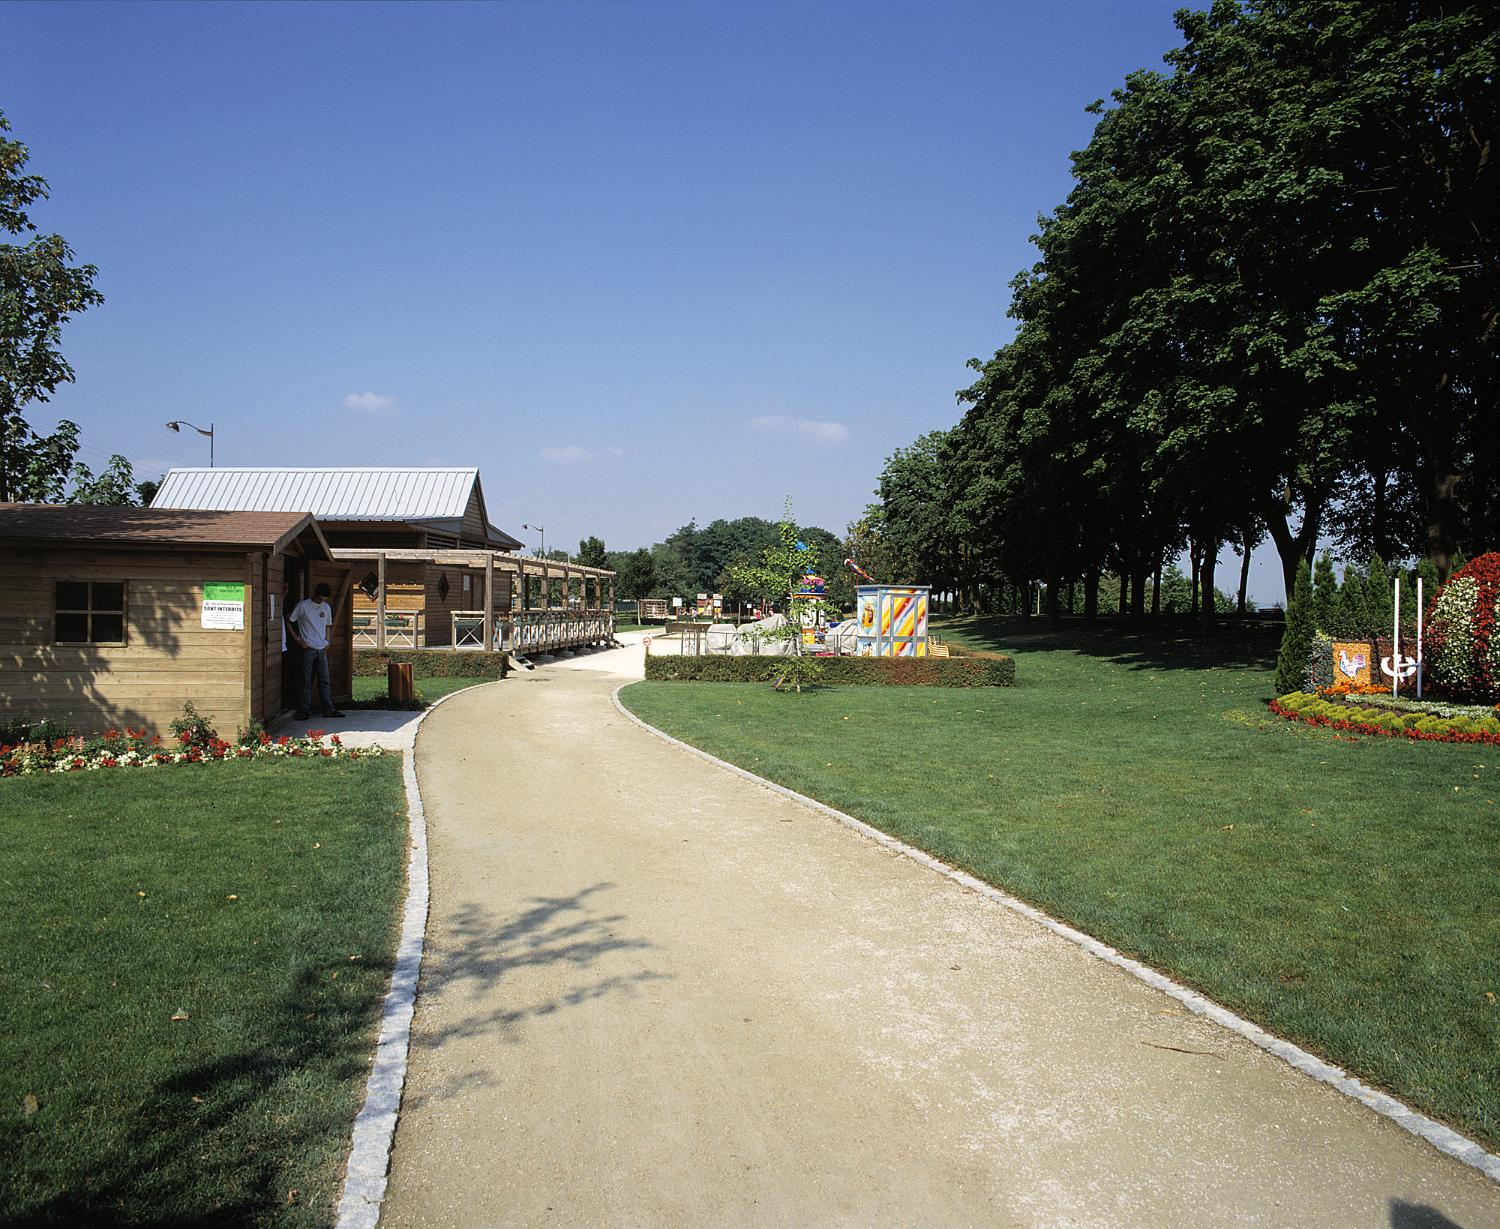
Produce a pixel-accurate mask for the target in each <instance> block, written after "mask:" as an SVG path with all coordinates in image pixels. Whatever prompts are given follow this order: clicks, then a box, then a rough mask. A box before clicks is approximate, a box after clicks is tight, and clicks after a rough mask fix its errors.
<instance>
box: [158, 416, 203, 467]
mask: <svg viewBox="0 0 1500 1229" xmlns="http://www.w3.org/2000/svg"><path fill="white" fill-rule="evenodd" d="M184 427H193V424H192V423H190V422H188V421H187V419H185V418H174V419H173V420H172V421H171V422H169V423H168V424H167V430H168V431H178V432H180V431H181V430H182V429H183V428H184ZM193 430H194V431H196V432H197V433H198V434H199V435H206V436H208V468H209V469H212V468H213V467H214V425H213V423H209V424H208V430H207V431H205V430H204V429H203V428H202V427H193Z"/></svg>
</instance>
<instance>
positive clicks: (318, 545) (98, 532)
mask: <svg viewBox="0 0 1500 1229" xmlns="http://www.w3.org/2000/svg"><path fill="white" fill-rule="evenodd" d="M303 534H307V535H308V538H309V544H310V545H312V546H313V552H312V553H313V554H314V555H315V556H316V557H317V558H320V559H329V558H332V556H331V555H330V554H329V553H328V543H327V542H326V541H324V539H323V535H322V533H321V532H320V531H319V530H318V526H317V522H316V521H315V520H314V519H313V518H312V517H311V516H310V515H309V514H307V513H306V512H217V511H201V510H198V509H191V508H118V507H110V506H95V505H89V504H7V503H0V538H3V539H7V540H23V539H30V540H41V541H48V542H80V541H81V542H90V543H99V544H101V545H105V546H214V547H228V548H231V549H237V550H256V549H262V550H265V549H269V550H282V549H284V548H285V547H286V546H287V545H288V544H290V543H291V542H293V541H295V540H296V539H297V538H298V537H299V536H301V535H303Z"/></svg>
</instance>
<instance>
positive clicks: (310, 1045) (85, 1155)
mask: <svg viewBox="0 0 1500 1229" xmlns="http://www.w3.org/2000/svg"><path fill="white" fill-rule="evenodd" d="M0 817H3V826H4V831H5V834H6V846H7V848H6V858H5V869H4V872H3V879H4V885H5V890H6V895H7V898H8V899H7V904H6V908H5V909H4V910H3V912H0V1148H3V1150H4V1154H5V1157H6V1161H5V1164H4V1166H3V1167H0V1224H6V1225H21V1224H26V1225H31V1224H49V1223H56V1224H104V1223H108V1224H153V1225H167V1224H173V1225H176V1224H234V1225H276V1226H313V1225H328V1224H332V1223H333V1220H334V1212H335V1203H336V1199H337V1194H338V1186H339V1181H340V1177H341V1166H342V1163H343V1159H344V1154H345V1151H346V1149H347V1147H348V1142H349V1134H350V1129H351V1125H352V1122H353V1117H354V1114H355V1112H356V1110H357V1109H358V1107H359V1100H360V1096H361V1094H362V1089H363V1082H364V1077H365V1075H366V1073H367V1070H368V1059H369V1056H370V1054H371V1053H372V1052H373V1049H374V1040H375V1032H376V1026H377V1023H378V1014H377V1013H378V1008H379V1003H380V1000H381V997H382V995H383V994H384V991H385V986H386V982H387V979H388V978H389V976H390V971H391V965H392V957H393V953H394V948H395V939H396V922H397V906H398V902H399V900H400V897H401V894H402V891H403V857H404V851H405V843H406V841H405V835H406V827H405V819H404V801H403V794H402V789H401V761H400V758H399V757H397V756H392V757H389V758H386V759H379V760H358V761H339V762H330V761H320V762H316V763H299V762H296V761H276V762H257V763H225V764H214V765H208V766H201V767H193V768H164V769H153V770H145V769H137V770H131V771H124V770H120V771H114V772H103V773H80V774H77V775H68V776H53V777H40V778H35V777H28V778H19V779H15V780H10V781H4V782H0Z"/></svg>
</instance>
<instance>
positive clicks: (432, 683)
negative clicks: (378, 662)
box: [354, 674, 494, 704]
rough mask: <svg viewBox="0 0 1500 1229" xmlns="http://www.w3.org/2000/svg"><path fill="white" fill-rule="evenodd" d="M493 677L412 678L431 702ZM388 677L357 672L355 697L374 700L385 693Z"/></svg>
mask: <svg viewBox="0 0 1500 1229" xmlns="http://www.w3.org/2000/svg"><path fill="white" fill-rule="evenodd" d="M492 682H494V680H493V679H480V678H434V677H431V676H425V675H424V676H422V677H419V678H414V679H413V680H412V683H413V685H414V686H415V687H416V689H417V694H418V695H419V696H421V697H422V699H424V700H426V701H427V702H428V703H429V704H431V703H432V701H434V700H438V699H441V698H442V697H443V696H446V695H448V694H449V693H450V692H454V691H462V690H463V689H464V688H465V687H474V686H477V685H478V684H480V683H492ZM385 691H386V679H385V676H384V675H383V674H381V675H374V674H371V675H364V674H357V675H355V676H354V698H355V699H356V700H373V699H374V698H375V697H376V696H383V695H385Z"/></svg>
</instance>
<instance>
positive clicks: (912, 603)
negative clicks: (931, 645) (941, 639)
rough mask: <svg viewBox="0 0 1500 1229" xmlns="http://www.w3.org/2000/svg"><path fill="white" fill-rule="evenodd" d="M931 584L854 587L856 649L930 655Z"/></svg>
mask: <svg viewBox="0 0 1500 1229" xmlns="http://www.w3.org/2000/svg"><path fill="white" fill-rule="evenodd" d="M931 594H932V587H931V586H930V585H859V586H858V587H857V588H856V589H855V590H854V595H855V602H854V610H855V614H854V619H855V623H856V624H857V630H856V632H855V650H854V651H855V653H856V654H857V655H858V656H860V657H926V656H927V607H928V601H929V598H930V597H931Z"/></svg>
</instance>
